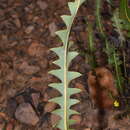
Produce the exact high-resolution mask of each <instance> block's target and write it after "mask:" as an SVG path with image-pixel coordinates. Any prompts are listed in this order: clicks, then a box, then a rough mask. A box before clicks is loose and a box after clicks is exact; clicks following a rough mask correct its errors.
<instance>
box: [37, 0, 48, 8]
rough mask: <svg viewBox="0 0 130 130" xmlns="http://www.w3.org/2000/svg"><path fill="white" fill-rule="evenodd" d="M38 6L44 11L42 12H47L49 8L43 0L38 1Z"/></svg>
mask: <svg viewBox="0 0 130 130" xmlns="http://www.w3.org/2000/svg"><path fill="white" fill-rule="evenodd" d="M37 5H38V6H39V7H40V9H42V10H45V9H46V8H47V7H48V5H47V3H46V2H44V1H41V0H39V1H37Z"/></svg>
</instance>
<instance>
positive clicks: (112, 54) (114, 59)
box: [105, 44, 124, 94]
mask: <svg viewBox="0 0 130 130" xmlns="http://www.w3.org/2000/svg"><path fill="white" fill-rule="evenodd" d="M105 51H106V53H107V56H108V64H109V65H111V66H112V67H113V68H114V69H115V79H116V86H117V89H118V90H119V92H120V94H122V92H123V90H122V85H123V81H124V78H123V76H122V72H121V68H120V65H121V64H122V61H121V60H120V58H119V54H118V52H117V49H116V48H115V47H114V46H113V45H110V44H106V49H105Z"/></svg>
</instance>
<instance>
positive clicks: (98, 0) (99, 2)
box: [96, 0, 104, 36]
mask: <svg viewBox="0 0 130 130" xmlns="http://www.w3.org/2000/svg"><path fill="white" fill-rule="evenodd" d="M101 6H102V0H96V22H97V26H98V28H99V30H100V32H101V34H102V35H103V36H104V33H103V27H102V23H101V15H100V11H101Z"/></svg>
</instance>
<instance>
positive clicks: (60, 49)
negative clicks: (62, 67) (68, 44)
mask: <svg viewBox="0 0 130 130" xmlns="http://www.w3.org/2000/svg"><path fill="white" fill-rule="evenodd" d="M50 50H51V51H54V52H55V53H56V54H57V55H58V56H59V59H60V60H61V59H62V58H63V56H64V47H57V48H51V49H50Z"/></svg>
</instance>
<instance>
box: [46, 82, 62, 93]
mask: <svg viewBox="0 0 130 130" xmlns="http://www.w3.org/2000/svg"><path fill="white" fill-rule="evenodd" d="M49 86H50V87H52V88H54V89H56V90H58V91H59V92H60V93H61V94H63V83H51V84H49Z"/></svg>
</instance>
